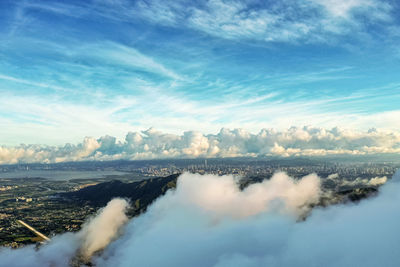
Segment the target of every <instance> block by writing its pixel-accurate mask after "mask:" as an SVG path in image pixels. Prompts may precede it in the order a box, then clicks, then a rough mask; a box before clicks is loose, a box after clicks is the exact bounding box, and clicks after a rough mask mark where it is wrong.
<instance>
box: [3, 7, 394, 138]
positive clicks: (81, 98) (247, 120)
mask: <svg viewBox="0 0 400 267" xmlns="http://www.w3.org/2000/svg"><path fill="white" fill-rule="evenodd" d="M399 8H400V6H399V3H398V2H397V1H395V0H393V1H389V0H388V1H386V0H335V1H334V0H285V1H252V0H249V1H222V0H213V1H180V0H177V1H156V0H147V1H125V0H113V1H112V0H110V1H106V0H93V1H62V2H61V1H11V0H10V1H7V0H4V1H1V3H0V26H1V27H0V58H1V60H0V127H1V129H2V130H1V131H0V141H1V144H3V145H17V144H20V143H39V144H50V145H54V144H63V143H66V142H77V141H80V140H82V138H83V137H84V136H94V137H99V136H102V135H106V134H108V135H113V136H116V137H117V138H123V137H124V136H125V134H126V133H127V132H129V131H140V130H145V129H147V128H150V127H154V128H156V129H158V130H161V131H165V132H170V133H175V134H180V133H182V132H183V131H189V130H195V131H200V132H203V133H217V132H218V131H219V129H221V128H222V127H227V128H244V129H247V130H249V131H251V132H258V131H259V130H260V129H262V128H276V129H287V128H289V127H290V126H300V127H301V126H304V125H311V126H315V127H325V128H332V127H335V126H339V127H342V128H351V129H358V130H368V129H370V128H383V129H392V130H393V129H398V128H399V127H400V119H399V118H400V106H399V104H398V103H400V74H399V73H400V47H399V45H398V44H399V41H400V9H399Z"/></svg>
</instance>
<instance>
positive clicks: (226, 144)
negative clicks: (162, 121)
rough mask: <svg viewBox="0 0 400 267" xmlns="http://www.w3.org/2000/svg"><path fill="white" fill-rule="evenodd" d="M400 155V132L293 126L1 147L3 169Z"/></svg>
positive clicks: (153, 133) (141, 134)
mask: <svg viewBox="0 0 400 267" xmlns="http://www.w3.org/2000/svg"><path fill="white" fill-rule="evenodd" d="M398 153H400V132H399V131H383V130H377V129H370V130H368V131H353V130H346V129H341V128H337V127H335V128H332V129H324V128H315V127H302V128H297V127H291V128H289V129H286V130H284V131H277V130H275V129H261V130H260V131H259V132H257V133H251V132H249V131H246V130H245V129H227V128H222V129H221V130H220V131H219V132H218V133H217V134H203V133H201V132H196V131H188V132H184V133H182V134H179V135H177V134H171V133H165V132H161V131H158V130H156V129H153V128H150V129H148V130H145V131H142V132H128V133H127V134H126V136H125V138H124V139H122V140H121V139H118V138H116V137H113V136H109V135H105V136H102V137H99V138H94V137H85V138H83V141H81V142H78V143H75V144H71V143H67V144H64V145H60V146H49V145H40V144H21V145H19V146H0V164H16V163H59V162H70V161H93V160H98V161H104V160H143V159H179V158H231V157H265V156H276V157H301V156H307V157H318V156H332V155H333V156H334V155H353V156H354V155H357V156H362V155H382V154H389V155H390V154H398Z"/></svg>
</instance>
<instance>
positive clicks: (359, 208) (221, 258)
mask: <svg viewBox="0 0 400 267" xmlns="http://www.w3.org/2000/svg"><path fill="white" fill-rule="evenodd" d="M336 176H337V175H332V176H330V179H335V177H336ZM336 178H337V177H336ZM399 179H400V176H399V173H397V174H396V175H395V176H394V177H393V178H392V180H391V181H390V182H388V183H387V184H386V185H384V186H382V187H381V188H380V192H379V194H378V195H377V196H376V197H372V198H370V199H367V200H363V201H361V202H360V203H358V204H347V205H346V204H344V205H336V206H331V207H328V208H316V209H314V210H313V211H312V212H311V214H308V212H309V205H312V204H315V203H316V202H317V201H318V197H319V195H320V190H319V188H320V187H319V184H320V183H319V179H318V177H317V176H316V175H309V176H306V177H304V178H302V179H301V180H294V179H292V178H290V177H288V176H287V175H286V174H284V173H278V174H276V175H275V176H273V177H272V178H271V179H270V180H268V181H264V182H262V183H257V184H252V185H250V186H249V187H247V188H245V189H244V190H243V191H241V190H239V189H238V185H237V183H236V181H235V178H234V177H233V176H215V175H204V176H201V175H198V174H184V175H182V176H180V177H179V178H178V183H177V188H176V190H170V191H168V192H167V193H166V195H164V196H162V197H160V198H159V199H158V200H156V201H155V202H154V203H153V204H152V205H151V206H150V207H149V208H148V209H147V211H146V213H144V214H142V215H140V216H138V217H135V218H134V219H132V220H131V221H130V222H129V223H128V224H126V225H125V227H124V228H123V229H122V231H120V230H121V226H122V225H123V224H124V223H125V221H126V219H125V215H124V212H123V210H124V209H125V208H126V203H125V202H123V201H122V200H113V201H114V202H115V203H114V204H113V205H111V203H112V202H113V201H112V202H111V203H109V204H108V205H107V207H106V208H105V209H104V210H103V212H100V214H99V215H98V217H96V218H95V219H94V220H93V221H92V222H91V223H89V226H90V227H93V233H98V234H99V235H101V234H102V233H103V232H110V230H111V236H112V238H111V239H115V238H116V237H119V238H118V239H116V240H115V241H114V242H112V243H110V244H108V240H109V238H106V242H105V243H104V242H102V240H103V238H101V237H100V238H97V235H93V237H94V238H95V239H96V240H97V241H96V242H94V243H97V242H98V241H99V242H100V244H101V246H100V247H98V246H96V247H98V248H104V250H102V251H100V252H99V253H96V254H93V255H91V254H89V255H91V256H92V257H91V261H92V263H94V264H95V266H99V267H101V266H136V265H137V266H149V267H150V266H202V267H203V266H218V267H222V266H243V267H253V266H254V267H255V266H335V267H337V266H343V267H347V266H371V267H372V266H374V267H375V266H388V267H392V266H393V267H394V266H399V263H400V261H399V258H398V255H397V251H398V250H399V249H400V243H399V242H398V240H399V233H400V232H399V229H398V220H399V214H400V206H399V201H400V194H399V192H400V183H399V181H398V180H399ZM113 209H116V211H112V210H113ZM106 210H107V212H106ZM305 213H307V214H308V217H307V218H306V219H305V220H299V216H300V218H302V217H301V216H302V215H304V214H305ZM98 220H100V221H102V222H101V223H98V222H96V221H98ZM109 220H111V223H109ZM114 226H116V227H117V228H118V229H119V230H117V231H114V230H112V229H114V228H113V227H114ZM84 229H85V228H84ZM115 233H120V234H121V235H118V234H115ZM79 236H85V239H81V238H78V237H79ZM89 236H90V233H89V234H88V231H86V230H82V232H81V233H78V234H65V235H61V236H59V237H55V238H53V239H52V240H51V241H50V242H49V243H48V244H46V245H44V246H42V247H40V248H39V249H38V250H35V249H34V248H33V247H26V248H22V249H18V250H10V249H2V250H0V257H1V261H0V266H7V267H10V266H68V263H69V261H70V260H71V259H77V257H79V255H80V254H79V253H82V251H80V250H82V248H84V247H85V246H84V245H82V244H85V240H87V241H90V240H91V238H88V237H89ZM91 243H93V242H91ZM94 243H93V244H94ZM107 244H108V246H107ZM89 257H90V256H89Z"/></svg>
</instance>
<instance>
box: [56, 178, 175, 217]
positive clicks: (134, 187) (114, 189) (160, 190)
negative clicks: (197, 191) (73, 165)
mask: <svg viewBox="0 0 400 267" xmlns="http://www.w3.org/2000/svg"><path fill="white" fill-rule="evenodd" d="M178 176H179V174H173V175H170V176H167V177H158V178H151V179H147V180H143V181H139V182H132V183H123V182H121V181H118V180H113V181H110V182H104V183H100V184H97V185H93V186H88V187H85V188H83V189H81V190H78V191H75V192H67V193H62V194H60V196H61V197H63V198H67V199H73V200H77V201H83V202H88V203H90V204H91V205H94V206H99V207H100V206H104V205H106V204H107V202H108V201H110V200H111V199H112V198H115V197H122V198H128V199H130V200H131V203H132V207H133V208H134V209H135V211H143V210H144V209H146V207H147V206H148V205H149V204H151V203H152V202H153V201H154V200H155V199H156V198H158V197H159V196H161V195H164V194H165V192H166V191H167V190H168V189H171V188H175V187H176V181H177V178H178Z"/></svg>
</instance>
